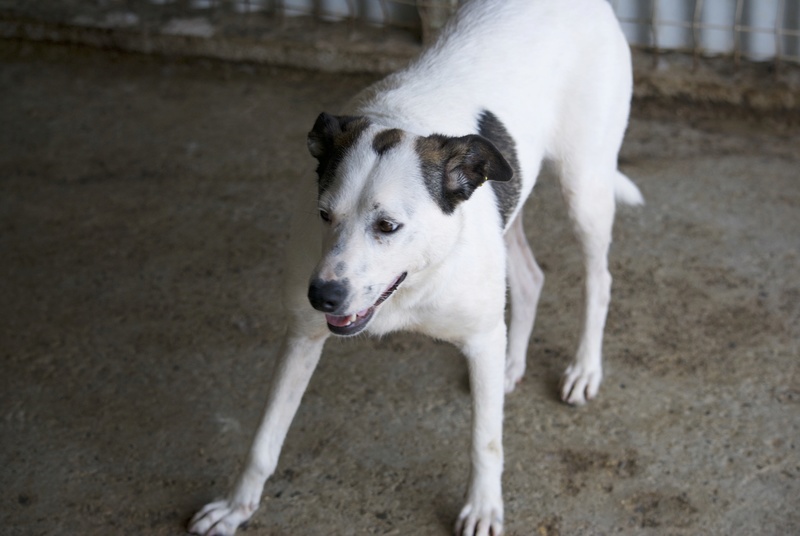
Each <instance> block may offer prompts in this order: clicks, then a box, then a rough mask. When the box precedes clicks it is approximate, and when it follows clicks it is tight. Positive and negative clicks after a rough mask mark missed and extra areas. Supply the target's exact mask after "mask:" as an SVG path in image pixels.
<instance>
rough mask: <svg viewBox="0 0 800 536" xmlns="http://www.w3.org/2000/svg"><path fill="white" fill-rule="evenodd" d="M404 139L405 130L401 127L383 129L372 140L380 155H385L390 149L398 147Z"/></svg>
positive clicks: (373, 146)
mask: <svg viewBox="0 0 800 536" xmlns="http://www.w3.org/2000/svg"><path fill="white" fill-rule="evenodd" d="M402 139H403V131H402V130H400V129H399V128H390V129H387V130H382V131H380V132H378V133H377V134H376V135H375V138H374V139H373V140H372V148H373V149H374V150H375V152H376V153H378V155H379V156H383V155H384V153H386V152H387V151H388V150H390V149H393V148H394V147H397V145H399V144H400V142H401V141H402Z"/></svg>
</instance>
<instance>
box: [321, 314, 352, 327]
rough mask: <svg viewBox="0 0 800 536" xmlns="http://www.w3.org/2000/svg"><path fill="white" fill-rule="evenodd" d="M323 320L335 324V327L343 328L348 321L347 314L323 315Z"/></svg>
mask: <svg viewBox="0 0 800 536" xmlns="http://www.w3.org/2000/svg"><path fill="white" fill-rule="evenodd" d="M325 320H327V321H328V324H330V325H331V326H336V327H337V328H343V327H345V326H346V325H348V324H349V323H350V317H349V316H333V315H325Z"/></svg>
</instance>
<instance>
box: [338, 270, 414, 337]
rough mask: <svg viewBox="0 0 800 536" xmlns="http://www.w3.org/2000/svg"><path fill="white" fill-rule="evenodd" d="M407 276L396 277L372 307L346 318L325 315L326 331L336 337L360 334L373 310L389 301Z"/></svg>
mask: <svg viewBox="0 0 800 536" xmlns="http://www.w3.org/2000/svg"><path fill="white" fill-rule="evenodd" d="M407 275H408V272H403V273H402V274H400V275H399V276H397V278H396V279H395V280H394V281H393V282H392V284H391V285H389V286H388V287H387V289H386V290H384V291H383V294H381V295H380V297H379V298H378V301H376V302H375V303H374V304H373V305H372V307H369V308H367V309H364V310H363V311H359V312H357V313H354V314H352V315H347V316H334V315H327V314H326V315H325V320H327V322H328V329H330V330H331V333H335V334H336V335H355V334H356V333H359V332H361V330H363V329H364V328H365V327H367V324H369V321H370V320H372V315H374V314H375V309H377V308H378V306H379V305H380V304H382V303H383V302H385V301H386V300H387V299H389V296H391V295H392V294H393V293H394V291H395V290H397V287H399V286H400V283H402V282H403V280H404V279H405V278H406V276H407Z"/></svg>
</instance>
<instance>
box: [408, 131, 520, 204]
mask: <svg viewBox="0 0 800 536" xmlns="http://www.w3.org/2000/svg"><path fill="white" fill-rule="evenodd" d="M417 149H418V151H419V153H420V158H421V160H422V163H423V172H424V173H425V174H426V180H427V181H430V183H429V184H428V187H429V188H431V189H432V193H433V191H434V190H438V191H437V192H436V194H435V197H436V198H437V199H438V200H439V203H440V204H441V205H442V208H443V209H444V210H445V212H446V213H451V212H452V211H453V210H454V209H455V206H456V205H457V204H458V203H459V202H461V201H466V200H467V199H469V198H470V197H471V196H472V193H473V192H474V191H475V190H476V189H477V188H478V187H479V186H482V185H483V183H485V182H486V181H487V180H490V181H500V182H506V181H509V180H511V178H512V177H513V176H514V170H513V169H512V167H511V165H510V164H509V163H508V161H507V160H506V159H505V157H504V156H503V155H502V154H501V153H500V151H499V150H498V149H497V147H495V146H494V144H493V143H492V142H490V141H489V140H487V139H486V138H484V137H483V136H478V135H475V134H472V135H469V136H462V137H460V138H450V137H446V136H441V135H438V134H434V135H432V136H428V137H427V138H420V141H419V143H418V144H417ZM437 182H438V183H439V184H438V185H437V184H436V183H437Z"/></svg>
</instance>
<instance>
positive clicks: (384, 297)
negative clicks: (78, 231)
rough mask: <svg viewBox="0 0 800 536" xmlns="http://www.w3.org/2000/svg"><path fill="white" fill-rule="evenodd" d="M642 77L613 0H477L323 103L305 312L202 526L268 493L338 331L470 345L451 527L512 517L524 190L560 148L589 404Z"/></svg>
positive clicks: (292, 298)
mask: <svg viewBox="0 0 800 536" xmlns="http://www.w3.org/2000/svg"><path fill="white" fill-rule="evenodd" d="M631 85H632V82H631V62H630V51H629V48H628V45H627V43H626V41H625V38H624V36H623V35H622V33H621V31H620V28H619V25H618V23H617V20H616V18H615V17H614V14H613V12H612V10H611V8H610V7H609V5H608V4H607V2H605V1H604V0H503V1H497V0H492V1H480V0H478V1H473V2H468V3H467V4H466V5H465V6H463V7H462V8H461V9H460V11H459V12H458V14H457V15H456V16H455V17H454V19H453V20H452V21H451V22H450V23H449V24H448V25H447V26H446V28H445V29H444V30H443V33H442V37H441V38H440V39H439V40H438V42H437V43H436V44H435V45H434V46H433V47H431V48H430V49H428V50H427V51H426V52H424V53H423V55H422V56H421V57H420V58H419V59H418V60H417V61H416V62H414V63H413V64H412V65H411V66H410V67H408V68H407V69H405V70H403V71H401V72H399V73H396V74H393V75H391V76H389V77H388V78H386V79H384V80H382V81H381V82H378V83H377V84H376V85H374V86H373V87H371V88H369V89H367V90H366V91H365V92H363V93H362V94H361V95H359V96H358V97H357V98H356V99H355V100H354V102H353V103H352V105H351V107H350V109H349V110H348V114H347V115H344V116H331V115H327V114H322V115H320V116H319V118H318V119H317V121H316V123H315V124H314V127H313V129H312V130H311V132H310V133H309V136H308V148H309V150H310V152H311V154H312V155H313V156H314V157H315V158H316V159H317V160H318V162H319V167H318V168H317V173H318V175H319V178H318V190H317V192H316V195H313V194H312V195H308V196H306V197H307V198H306V199H305V205H303V206H301V207H300V208H298V209H297V210H296V212H295V216H296V217H295V220H296V221H295V223H294V231H293V236H292V243H291V253H290V255H289V257H290V258H289V263H290V265H289V269H288V270H287V274H288V281H287V284H286V290H287V292H286V309H287V318H288V320H289V327H288V331H287V335H286V339H285V342H284V344H283V348H282V351H281V357H280V360H279V362H278V364H277V369H276V372H275V376H274V379H273V382H272V385H271V389H270V393H269V401H268V404H267V408H266V411H265V414H264V417H263V420H262V422H261V425H260V426H259V428H258V432H257V434H256V437H255V440H254V443H253V446H252V449H251V451H250V454H249V456H248V459H247V464H246V466H245V469H244V471H243V472H242V473H241V475H240V476H239V478H238V481H237V483H236V485H235V487H234V489H233V491H232V492H231V493H230V495H228V497H227V498H226V499H225V500H222V501H218V502H214V503H211V504H209V505H207V506H205V507H204V508H203V509H202V510H200V512H198V513H197V514H196V515H195V517H194V518H193V519H192V521H191V522H190V526H189V530H190V531H191V532H192V533H195V534H201V535H205V536H210V535H231V534H233V533H234V532H235V531H236V528H237V527H238V526H239V525H240V524H241V523H242V522H244V521H246V520H247V519H248V518H250V516H252V514H253V512H254V511H255V510H256V508H258V505H259V501H260V498H261V493H262V489H263V486H264V483H265V481H266V479H267V478H268V477H269V476H270V475H272V473H273V472H274V470H275V467H276V464H277V461H278V455H279V453H280V450H281V446H282V444H283V441H284V438H285V437H286V433H287V430H288V428H289V424H290V423H291V421H292V418H293V416H294V414H295V412H296V410H297V408H298V405H299V404H300V399H301V397H302V395H303V392H304V390H305V388H306V386H307V384H308V382H309V379H310V378H311V374H312V372H313V371H314V368H315V366H316V364H317V361H318V359H319V356H320V352H321V351H322V346H323V344H324V342H325V340H326V339H327V338H328V337H329V336H330V335H331V333H334V334H336V335H344V336H347V335H355V334H357V333H362V332H367V333H374V334H383V333H387V332H390V331H397V330H411V331H417V332H422V333H426V334H428V335H430V336H432V337H435V338H437V339H443V340H447V341H450V342H452V343H453V344H455V345H456V346H458V347H459V348H460V349H461V350H462V351H463V353H464V355H465V356H466V359H467V363H468V365H469V378H470V386H471V393H472V400H473V404H472V410H473V419H472V423H473V424H472V426H473V428H472V449H471V455H472V470H471V473H470V480H469V483H468V487H467V493H466V504H465V506H464V508H463V509H462V511H461V514H460V515H459V517H458V521H457V522H456V529H455V532H456V533H457V534H459V535H474V534H484V535H488V534H493V535H499V534H500V533H501V532H502V527H503V500H502V496H501V485H500V481H501V473H502V468H503V447H502V425H503V397H504V394H505V393H506V392H509V391H511V390H512V389H513V388H514V385H515V384H516V383H517V381H519V379H520V378H521V377H522V374H523V372H524V370H525V356H526V352H527V346H528V340H529V337H530V334H531V330H532V329H533V323H534V316H535V313H536V305H537V301H538V299H539V293H540V291H541V288H542V283H543V280H544V277H543V274H542V271H541V269H540V268H539V266H538V265H537V264H536V261H535V260H534V258H533V254H532V253H531V250H530V248H529V247H528V244H527V241H526V239H525V236H524V233H523V226H522V205H523V203H524V201H525V199H526V198H527V197H528V195H529V194H530V193H531V190H532V189H533V185H534V182H535V181H536V177H537V175H538V173H539V169H540V166H541V163H542V161H543V160H545V159H548V160H549V161H551V162H552V163H553V164H554V166H555V169H556V170H557V172H558V174H559V176H560V181H561V188H562V192H563V195H564V198H565V200H566V204H567V207H568V210H569V216H570V218H571V221H572V222H573V224H574V227H575V231H576V233H577V236H578V238H579V241H580V244H581V246H582V251H583V255H584V264H585V269H586V281H585V286H586V288H585V299H586V301H585V308H584V317H583V322H582V326H583V327H582V333H581V337H580V342H579V344H578V349H577V353H576V355H575V358H574V360H573V361H572V362H571V364H570V365H569V366H568V367H567V369H566V372H565V373H564V377H563V380H562V384H561V388H560V389H561V396H562V398H563V399H564V400H565V401H566V402H568V403H570V404H583V403H585V402H586V400H587V399H590V398H592V397H594V396H595V395H596V394H597V391H598V387H599V385H600V381H601V379H602V367H601V345H602V336H603V327H604V324H605V319H606V311H607V309H608V303H609V297H610V287H611V276H610V274H609V272H608V267H607V253H608V249H609V244H610V242H611V228H612V222H613V218H614V209H615V198H616V199H617V200H621V201H623V202H627V203H630V204H639V203H641V202H642V197H641V194H640V193H639V190H638V189H637V188H636V186H634V185H633V183H632V182H630V180H628V179H627V178H626V177H625V176H624V175H622V174H621V173H620V172H619V171H618V170H617V153H618V151H619V148H620V144H621V143H622V138H623V134H624V131H625V128H626V124H627V120H628V112H629V105H630V98H631ZM487 181H489V184H488V185H486V186H484V183H485V182H487ZM506 284H508V287H509V288H510V297H511V317H510V318H511V320H510V325H509V329H508V336H507V335H506V324H505V320H504V310H505V306H506V303H505V295H506Z"/></svg>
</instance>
